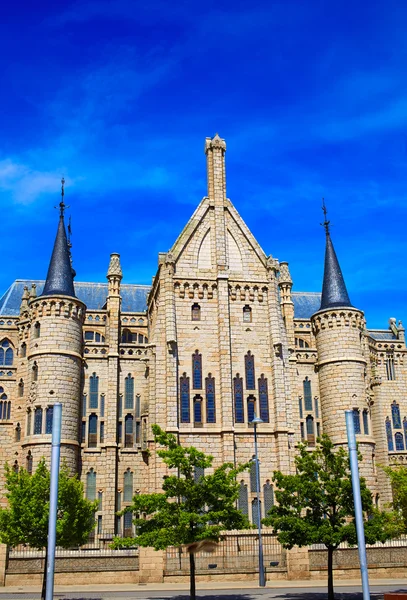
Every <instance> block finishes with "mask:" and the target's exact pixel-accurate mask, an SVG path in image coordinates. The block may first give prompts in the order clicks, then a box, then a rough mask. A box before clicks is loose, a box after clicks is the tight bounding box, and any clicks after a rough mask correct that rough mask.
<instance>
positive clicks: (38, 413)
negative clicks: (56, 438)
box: [34, 407, 42, 435]
mask: <svg viewBox="0 0 407 600" xmlns="http://www.w3.org/2000/svg"><path fill="white" fill-rule="evenodd" d="M41 433H42V408H40V407H37V408H36V409H35V411H34V435H41Z"/></svg>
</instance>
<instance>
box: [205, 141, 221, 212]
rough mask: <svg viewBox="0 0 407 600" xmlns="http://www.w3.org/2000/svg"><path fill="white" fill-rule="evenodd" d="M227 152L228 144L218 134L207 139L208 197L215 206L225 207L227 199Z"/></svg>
mask: <svg viewBox="0 0 407 600" xmlns="http://www.w3.org/2000/svg"><path fill="white" fill-rule="evenodd" d="M225 152H226V142H225V140H224V139H222V138H221V137H220V136H219V135H218V134H216V135H215V136H214V137H213V138H206V139H205V154H206V157H207V159H206V160H207V167H206V168H207V176H208V197H209V199H210V200H211V201H212V202H214V203H215V205H223V204H224V201H225V199H226V175H225Z"/></svg>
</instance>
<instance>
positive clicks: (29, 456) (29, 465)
mask: <svg viewBox="0 0 407 600" xmlns="http://www.w3.org/2000/svg"><path fill="white" fill-rule="evenodd" d="M26 463H27V473H28V474H29V475H32V472H33V457H32V454H31V450H29V451H28V454H27V458H26Z"/></svg>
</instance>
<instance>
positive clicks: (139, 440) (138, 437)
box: [136, 421, 141, 446]
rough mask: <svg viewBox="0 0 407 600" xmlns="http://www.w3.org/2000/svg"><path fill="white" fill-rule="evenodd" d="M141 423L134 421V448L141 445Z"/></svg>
mask: <svg viewBox="0 0 407 600" xmlns="http://www.w3.org/2000/svg"><path fill="white" fill-rule="evenodd" d="M140 434H141V421H136V446H140V443H141V436H140Z"/></svg>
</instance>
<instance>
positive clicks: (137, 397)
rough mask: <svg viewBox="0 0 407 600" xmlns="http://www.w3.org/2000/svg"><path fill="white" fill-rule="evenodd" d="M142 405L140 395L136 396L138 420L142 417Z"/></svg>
mask: <svg viewBox="0 0 407 600" xmlns="http://www.w3.org/2000/svg"><path fill="white" fill-rule="evenodd" d="M140 404H141V398H140V394H137V396H136V419H139V418H140V415H141V410H140Z"/></svg>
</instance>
